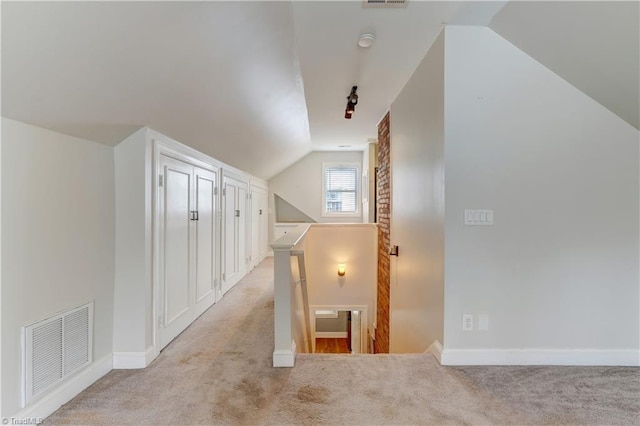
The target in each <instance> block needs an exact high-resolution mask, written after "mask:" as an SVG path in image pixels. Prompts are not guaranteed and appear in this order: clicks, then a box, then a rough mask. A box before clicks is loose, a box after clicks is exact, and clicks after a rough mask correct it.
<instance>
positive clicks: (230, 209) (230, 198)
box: [222, 177, 238, 293]
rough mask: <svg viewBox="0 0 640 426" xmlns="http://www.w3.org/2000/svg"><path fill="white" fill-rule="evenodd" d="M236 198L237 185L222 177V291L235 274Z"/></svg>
mask: <svg viewBox="0 0 640 426" xmlns="http://www.w3.org/2000/svg"><path fill="white" fill-rule="evenodd" d="M237 198H238V185H237V182H236V181H235V180H234V179H231V178H228V177H225V178H224V190H223V202H224V214H223V216H224V245H223V247H224V256H223V258H224V269H223V276H222V292H223V293H225V292H227V291H228V290H229V289H230V288H231V287H232V286H233V284H235V282H234V280H235V279H236V275H237V268H236V265H237V259H236V258H237V252H238V248H237V230H236V221H237V219H236V204H237Z"/></svg>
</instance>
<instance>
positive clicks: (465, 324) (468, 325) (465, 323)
mask: <svg viewBox="0 0 640 426" xmlns="http://www.w3.org/2000/svg"><path fill="white" fill-rule="evenodd" d="M462 331H473V315H472V314H463V315H462Z"/></svg>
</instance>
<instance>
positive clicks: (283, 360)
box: [273, 341, 296, 367]
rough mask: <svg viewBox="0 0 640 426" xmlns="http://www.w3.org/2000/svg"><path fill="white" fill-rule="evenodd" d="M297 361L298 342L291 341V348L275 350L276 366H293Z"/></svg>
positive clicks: (274, 364) (274, 362)
mask: <svg viewBox="0 0 640 426" xmlns="http://www.w3.org/2000/svg"><path fill="white" fill-rule="evenodd" d="M295 363H296V342H294V341H292V342H291V349H285V350H278V351H273V366H274V367H293V366H294V365H295Z"/></svg>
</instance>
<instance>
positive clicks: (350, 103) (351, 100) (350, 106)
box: [344, 86, 358, 120]
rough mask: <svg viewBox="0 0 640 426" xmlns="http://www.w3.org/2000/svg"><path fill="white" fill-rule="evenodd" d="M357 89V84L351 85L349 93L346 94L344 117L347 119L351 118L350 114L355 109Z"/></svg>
mask: <svg viewBox="0 0 640 426" xmlns="http://www.w3.org/2000/svg"><path fill="white" fill-rule="evenodd" d="M357 90H358V86H353V87H352V88H351V93H349V96H347V107H346V108H345V110H344V118H346V119H347V120H350V119H351V116H352V115H353V113H354V112H355V111H356V105H357V104H358V94H357V93H356V92H357Z"/></svg>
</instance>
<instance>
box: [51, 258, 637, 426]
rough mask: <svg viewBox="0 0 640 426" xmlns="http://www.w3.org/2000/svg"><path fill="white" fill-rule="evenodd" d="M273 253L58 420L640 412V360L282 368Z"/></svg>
mask: <svg viewBox="0 0 640 426" xmlns="http://www.w3.org/2000/svg"><path fill="white" fill-rule="evenodd" d="M272 280H273V265H272V262H271V259H267V260H266V261H265V262H263V263H262V264H261V265H260V266H259V267H258V268H256V269H255V270H254V271H253V272H252V273H251V274H249V275H248V276H247V277H246V278H245V279H243V280H242V281H241V282H240V283H239V284H238V285H237V286H236V287H235V288H234V289H233V290H231V292H229V293H228V294H227V295H226V296H225V298H224V300H222V301H221V302H220V303H219V304H217V305H215V306H214V307H213V308H212V309H210V310H209V311H208V312H206V313H205V314H204V315H203V316H202V317H200V318H199V319H198V320H197V321H196V322H195V323H194V324H193V325H192V326H191V327H189V328H188V329H187V330H185V332H183V333H182V334H181V335H180V336H178V338H177V339H176V340H174V341H173V342H172V343H171V344H170V345H169V346H167V347H166V348H165V350H164V351H163V352H162V353H161V354H160V356H159V357H158V358H157V359H156V360H155V361H154V362H153V364H152V365H151V366H149V367H148V368H146V369H144V370H114V371H112V372H111V373H109V374H107V375H106V376H105V377H103V378H102V379H101V380H99V381H98V382H96V383H95V384H94V385H92V386H91V387H89V388H88V389H87V390H86V391H84V392H83V393H81V394H80V395H78V396H77V397H76V398H75V399H73V400H72V401H70V402H69V403H68V404H66V405H65V406H63V407H62V408H60V409H59V410H58V411H57V412H56V413H54V414H53V415H52V416H50V417H49V418H48V419H46V421H45V423H46V424H101V425H118V424H149V425H180V424H182V425H196V424H246V425H261V424H278V425H279V424H299V425H306V424H332V425H338V424H350V425H365V424H367V425H368V424H384V425H392V424H393V425H405V424H616V425H617V424H640V372H639V369H637V368H601V367H598V368H596V367H466V368H448V367H442V366H440V365H439V364H438V363H437V362H436V361H435V360H434V359H433V357H431V356H430V355H423V354H419V355H312V354H302V355H298V358H297V364H296V367H295V368H293V369H288V368H279V369H276V368H272V367H271V355H272V351H273V283H272Z"/></svg>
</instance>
